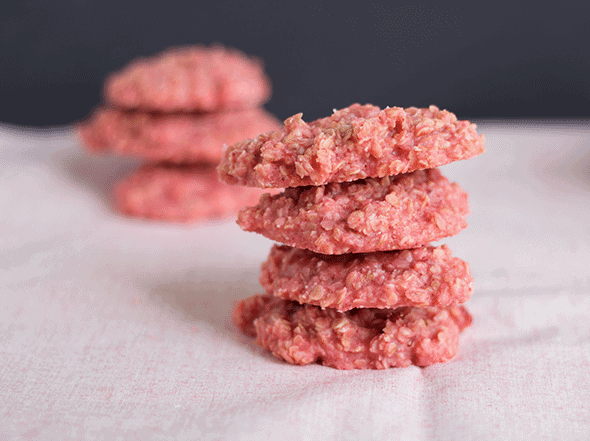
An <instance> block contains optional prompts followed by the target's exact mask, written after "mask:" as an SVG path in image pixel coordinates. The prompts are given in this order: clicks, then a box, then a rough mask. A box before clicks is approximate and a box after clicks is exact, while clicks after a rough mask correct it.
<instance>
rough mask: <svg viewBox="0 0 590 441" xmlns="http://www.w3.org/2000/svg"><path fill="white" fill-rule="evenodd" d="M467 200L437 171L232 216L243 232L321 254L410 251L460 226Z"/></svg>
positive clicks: (282, 199) (327, 188)
mask: <svg viewBox="0 0 590 441" xmlns="http://www.w3.org/2000/svg"><path fill="white" fill-rule="evenodd" d="M468 212H469V205H468V202H467V194H466V193H465V192H464V191H463V190H462V189H461V188H460V187H459V186H458V185H457V184H455V183H453V184H451V183H450V182H449V181H448V180H447V179H446V178H445V177H443V176H442V175H441V173H440V171H439V170H438V169H429V170H419V171H415V172H413V173H407V174H402V175H398V176H392V177H385V178H376V179H373V178H368V179H364V180H359V181H354V182H346V183H333V184H327V185H324V186H317V187H292V188H287V189H285V191H284V192H283V193H281V194H278V195H274V196H270V195H263V196H262V197H261V198H260V201H259V203H258V205H256V206H254V207H246V208H244V209H242V210H241V211H240V213H239V214H238V225H239V226H240V227H241V228H242V229H243V230H245V231H253V232H256V233H260V234H262V235H263V236H265V237H267V238H269V239H271V240H275V241H277V242H281V243H284V244H286V245H290V246H293V247H296V248H304V249H308V250H311V251H314V252H316V253H322V254H345V253H365V252H373V251H389V250H396V249H409V248H417V247H420V246H422V245H425V244H427V243H429V242H434V241H437V240H439V239H442V238H444V237H448V236H453V235H455V234H457V233H458V232H459V231H461V230H462V229H464V228H465V227H466V226H467V222H466V221H465V216H466V215H467V214H468Z"/></svg>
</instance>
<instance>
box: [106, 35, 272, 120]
mask: <svg viewBox="0 0 590 441" xmlns="http://www.w3.org/2000/svg"><path fill="white" fill-rule="evenodd" d="M270 93H271V85H270V81H269V79H268V77H267V76H266V75H265V73H264V69H263V64H262V62H261V61H260V60H258V59H256V58H253V57H248V56H246V55H245V54H243V53H242V52H240V51H238V50H236V49H230V48H224V47H223V46H219V45H216V46H210V47H204V46H189V47H182V48H173V49H168V50H166V51H164V52H162V53H160V54H157V55H154V56H151V57H147V58H139V59H136V60H134V61H132V62H131V63H129V64H128V65H127V66H125V67H124V68H123V69H122V70H120V71H118V72H115V73H113V74H111V75H110V76H109V77H108V78H107V80H106V82H105V85H104V96H105V99H106V101H107V102H108V103H110V104H113V105H115V106H118V107H121V108H124V109H143V110H152V111H161V112H194V111H203V112H212V111H217V110H222V109H226V110H227V109H243V108H248V107H256V106H258V105H261V104H263V103H264V102H266V101H267V100H268V98H269V97H270Z"/></svg>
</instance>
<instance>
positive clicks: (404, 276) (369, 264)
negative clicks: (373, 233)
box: [260, 245, 473, 311]
mask: <svg viewBox="0 0 590 441" xmlns="http://www.w3.org/2000/svg"><path fill="white" fill-rule="evenodd" d="M260 284H261V285H262V287H263V288H264V289H265V291H266V293H267V294H269V295H273V296H275V297H280V298H282V299H286V300H295V301H297V302H299V303H307V304H310V305H317V306H321V307H322V308H334V309H336V310H338V311H347V310H350V309H354V308H389V309H395V308H399V307H401V306H414V307H426V306H436V307H447V306H451V305H457V304H459V303H464V302H466V301H467V300H469V298H470V297H471V293H472V291H473V278H472V277H471V272H470V270H469V265H468V264H467V263H466V262H464V261H463V260H461V259H459V258H457V257H453V256H452V255H451V250H450V249H449V248H448V247H447V246H446V245H442V246H439V247H433V246H425V247H421V248H414V249H411V250H403V251H381V252H374V253H361V254H344V255H339V256H330V255H325V254H318V253H314V252H312V251H307V250H301V249H298V248H291V247H289V246H286V245H275V246H273V248H272V249H271V252H270V255H269V257H268V259H267V260H266V261H265V262H264V263H263V264H262V268H261V273H260Z"/></svg>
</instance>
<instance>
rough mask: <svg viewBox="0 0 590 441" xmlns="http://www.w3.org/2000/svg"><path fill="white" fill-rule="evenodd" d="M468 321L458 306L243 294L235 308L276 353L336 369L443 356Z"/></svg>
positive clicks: (240, 321) (245, 326)
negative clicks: (373, 304)
mask: <svg viewBox="0 0 590 441" xmlns="http://www.w3.org/2000/svg"><path fill="white" fill-rule="evenodd" d="M471 321H472V319H471V315H470V314H469V312H467V310H466V309H465V308H464V307H463V306H450V307H448V308H411V307H403V308H397V309H367V308H364V309H353V310H350V311H347V312H338V311H336V310H334V309H322V308H320V307H318V306H312V305H301V304H299V303H297V302H293V301H288V300H283V299H279V298H276V297H272V296H254V297H250V298H248V299H245V300H242V301H241V302H240V303H239V304H238V305H237V307H236V309H235V311H234V322H235V323H236V325H237V326H238V327H239V328H240V329H241V330H242V331H243V332H244V333H245V334H247V335H250V336H253V337H256V342H257V343H258V344H259V345H260V346H262V347H263V348H265V349H266V350H268V351H270V352H272V354H273V355H274V356H275V357H277V358H281V359H283V360H285V361H287V362H289V363H291V364H298V365H306V364H310V363H320V364H323V365H325V366H330V367H333V368H336V369H387V368H390V367H404V366H409V365H411V364H414V365H417V366H430V365H432V364H435V363H441V362H445V361H448V360H450V359H451V358H453V357H454V356H455V355H456V353H457V348H458V343H459V333H460V332H461V331H462V330H463V329H465V328H466V327H467V326H469V325H470V324H471Z"/></svg>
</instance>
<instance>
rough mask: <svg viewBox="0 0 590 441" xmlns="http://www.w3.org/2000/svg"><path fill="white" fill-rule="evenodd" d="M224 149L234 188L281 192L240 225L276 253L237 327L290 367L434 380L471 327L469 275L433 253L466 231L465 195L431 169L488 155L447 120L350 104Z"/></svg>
mask: <svg viewBox="0 0 590 441" xmlns="http://www.w3.org/2000/svg"><path fill="white" fill-rule="evenodd" d="M301 116H302V115H301V114H298V115H295V116H293V117H291V118H289V119H287V120H286V121H285V125H284V127H283V129H282V130H279V131H275V132H272V133H264V134H261V135H260V136H258V137H256V138H255V139H254V140H246V141H243V142H240V143H237V144H234V145H232V146H230V147H229V148H227V149H226V150H225V152H224V157H223V159H222V161H221V164H220V166H219V168H218V170H219V174H220V177H221V179H222V180H223V181H224V182H227V183H229V184H239V185H245V186H253V187H262V188H277V187H278V188H285V190H284V192H283V193H280V194H275V195H272V196H271V195H269V194H265V195H263V196H262V197H261V199H260V201H259V203H258V205H256V206H254V207H246V208H244V209H242V210H241V211H240V213H239V215H238V224H239V225H240V227H241V228H242V229H244V230H246V231H254V232H257V233H260V234H262V235H264V236H266V237H267V238H269V239H272V240H275V241H278V242H281V243H282V244H284V245H274V247H273V248H272V250H271V252H270V256H269V258H268V260H267V261H266V262H264V263H263V265H262V272H261V276H260V282H261V284H262V286H263V287H264V289H265V291H266V294H265V295H257V296H254V297H251V298H249V299H246V300H242V301H241V302H240V303H239V304H238V306H237V308H236V310H235V312H234V321H235V323H236V324H237V325H238V326H239V327H240V329H241V330H242V331H243V332H245V333H246V334H248V335H251V336H253V337H256V339H257V342H258V344H260V345H261V346H263V347H264V348H266V349H267V350H269V351H270V352H272V353H273V354H274V355H275V356H277V357H279V358H282V359H284V360H286V361H287V362H289V363H293V364H300V365H303V364H308V363H314V362H317V363H321V364H324V365H326V366H331V367H334V368H338V369H385V368H389V367H400V366H408V365H411V364H414V365H418V366H429V365H432V364H434V363H439V362H444V361H447V360H450V359H451V358H452V357H454V356H455V354H456V353H457V348H458V342H459V333H460V332H461V331H462V330H463V329H464V328H465V327H467V326H469V324H470V323H471V316H470V314H469V313H468V312H467V310H466V309H465V307H463V306H462V305H461V303H463V302H465V301H467V300H468V299H469V298H470V296H471V293H472V290H473V279H472V277H471V274H470V271H469V266H468V264H467V263H466V262H464V261H462V260H461V259H459V258H457V257H453V256H452V255H451V251H450V250H449V248H448V247H447V246H445V245H441V246H433V245H431V244H430V243H431V242H434V241H438V240H440V239H442V238H444V237H449V236H452V235H455V234H457V233H458V232H459V231H461V230H462V229H464V228H465V227H466V226H467V223H466V221H465V216H466V215H467V214H468V210H469V208H468V202H467V194H466V193H465V192H464V191H463V190H462V189H461V188H460V187H459V186H458V185H457V184H454V183H450V182H449V181H448V180H447V179H446V178H445V177H444V176H442V174H441V173H440V171H439V170H438V169H437V168H436V167H438V166H441V165H444V164H447V163H450V162H452V161H456V160H461V159H468V158H471V157H473V156H476V155H478V154H480V153H482V152H483V151H484V139H483V136H481V135H478V134H477V133H476V131H475V125H473V124H471V123H469V122H468V121H458V120H457V118H456V117H455V115H453V114H452V113H450V112H447V111H444V110H442V111H441V110H439V109H438V108H436V107H434V106H431V107H430V108H428V109H418V108H408V109H402V108H399V107H393V108H386V109H384V110H380V109H379V108H378V107H375V106H372V105H364V106H362V105H359V104H353V105H352V106H350V107H348V108H345V109H342V110H339V111H336V110H335V111H334V114H333V115H332V116H330V117H327V118H323V119H319V120H317V121H314V122H311V123H309V124H308V123H305V122H304V121H303V120H302V118H301Z"/></svg>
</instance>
